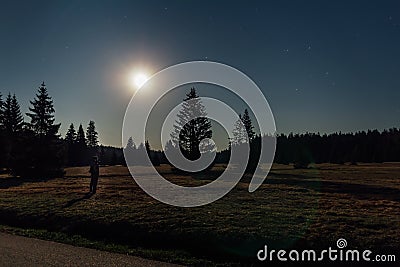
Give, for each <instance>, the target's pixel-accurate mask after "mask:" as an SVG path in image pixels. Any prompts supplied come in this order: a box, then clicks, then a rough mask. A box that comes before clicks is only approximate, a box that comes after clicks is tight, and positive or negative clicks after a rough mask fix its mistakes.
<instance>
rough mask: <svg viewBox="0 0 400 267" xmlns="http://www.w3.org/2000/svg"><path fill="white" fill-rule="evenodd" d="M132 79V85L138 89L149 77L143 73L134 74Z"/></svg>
mask: <svg viewBox="0 0 400 267" xmlns="http://www.w3.org/2000/svg"><path fill="white" fill-rule="evenodd" d="M132 78H133V79H132V82H133V85H134V86H135V87H136V88H138V89H139V88H140V87H142V85H143V84H145V83H146V81H147V80H148V79H149V77H148V76H147V75H146V74H144V73H136V74H134V75H133V77H132Z"/></svg>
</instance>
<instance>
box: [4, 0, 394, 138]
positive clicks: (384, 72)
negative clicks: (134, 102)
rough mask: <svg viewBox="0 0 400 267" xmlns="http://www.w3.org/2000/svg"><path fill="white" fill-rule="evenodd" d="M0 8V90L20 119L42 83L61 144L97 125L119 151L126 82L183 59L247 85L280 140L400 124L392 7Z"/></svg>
mask: <svg viewBox="0 0 400 267" xmlns="http://www.w3.org/2000/svg"><path fill="white" fill-rule="evenodd" d="M349 2H351V3H349ZM0 4H1V7H0V36H1V37H0V40H1V41H0V91H1V92H2V94H3V96H4V95H5V94H7V93H8V92H9V91H10V92H11V93H15V94H16V95H17V97H18V99H19V101H20V104H21V109H22V111H23V112H24V113H25V112H27V109H28V103H29V100H30V99H32V98H33V97H34V95H35V93H36V90H37V87H38V86H39V85H40V83H41V82H42V81H45V83H46V84H47V86H48V90H49V93H50V95H51V96H52V97H53V100H54V103H55V108H56V120H57V121H58V122H61V123H62V127H61V134H62V135H63V136H64V134H65V132H66V129H67V127H68V125H69V124H70V123H71V122H72V123H74V124H75V126H76V127H77V126H79V123H83V124H84V126H85V127H86V125H87V123H88V121H89V120H94V121H95V122H96V125H97V129H98V131H99V133H100V141H101V143H103V144H106V145H116V146H121V127H122V121H123V115H124V112H125V108H126V106H127V104H128V102H129V99H130V97H131V96H132V95H133V93H134V89H133V88H132V87H133V86H132V85H131V84H130V83H129V82H128V80H129V78H128V77H129V75H130V74H131V73H132V72H135V71H144V72H147V73H149V74H153V73H155V72H157V71H159V70H161V69H163V68H165V67H167V66H171V65H174V64H177V63H181V62H185V61H192V60H211V61H217V62H221V63H225V64H228V65H231V66H233V67H235V68H237V69H239V70H241V71H243V72H244V73H246V74H247V75H248V76H250V77H251V78H252V79H253V80H254V81H255V82H256V83H257V84H258V86H259V87H260V88H261V90H262V91H263V92H264V94H265V96H266V98H267V99H268V101H269V104H270V106H271V108H272V111H273V112H274V116H275V120H276V126H277V131H278V133H282V132H283V133H289V132H306V131H309V132H318V131H319V132H321V133H325V132H326V133H331V132H336V131H342V132H349V131H358V130H366V129H375V128H376V129H379V130H382V129H384V128H390V127H399V126H400V124H399V117H400V1H273V2H272V1H271V3H268V2H267V1H266V3H264V2H261V1H260V2H256V1H250V2H249V1H243V2H237V3H236V2H235V1H197V2H194V1H148V0H147V1H70V0H69V1H1V2H0Z"/></svg>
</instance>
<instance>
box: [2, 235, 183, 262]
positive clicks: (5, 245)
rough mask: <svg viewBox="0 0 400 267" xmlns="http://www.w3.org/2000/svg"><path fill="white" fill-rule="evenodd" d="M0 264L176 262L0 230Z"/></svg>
mask: <svg viewBox="0 0 400 267" xmlns="http://www.w3.org/2000/svg"><path fill="white" fill-rule="evenodd" d="M0 266H3V267H6V266H10V267H11V266H12V267H18V266H31V267H36V266H104V267H109V266H137V267H139V266H143V267H146V266H147V267H152V266H154V267H156V266H157V267H158V266H160V267H173V266H178V265H173V264H168V263H163V262H159V261H152V260H146V259H142V258H138V257H133V256H128V255H123V254H118V253H110V252H104V251H98V250H94V249H90V248H82V247H74V246H71V245H65V244H61V243H56V242H52V241H44V240H39V239H33V238H26V237H21V236H15V235H9V234H4V233H0Z"/></svg>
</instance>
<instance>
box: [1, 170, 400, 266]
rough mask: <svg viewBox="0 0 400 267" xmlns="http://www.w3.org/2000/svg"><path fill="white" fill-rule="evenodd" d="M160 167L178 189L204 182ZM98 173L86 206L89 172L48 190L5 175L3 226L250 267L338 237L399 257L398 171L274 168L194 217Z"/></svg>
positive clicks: (119, 176)
mask: <svg viewBox="0 0 400 267" xmlns="http://www.w3.org/2000/svg"><path fill="white" fill-rule="evenodd" d="M160 168H161V169H160V171H162V172H163V173H165V176H166V177H167V178H168V179H169V180H171V181H173V182H176V183H180V184H182V183H183V184H186V185H191V186H195V185H199V184H204V183H205V182H207V181H205V180H199V179H194V178H193V177H184V176H179V175H174V174H173V173H172V172H171V171H170V170H169V167H168V166H162V167H160ZM101 174H102V177H101V178H100V180H99V188H98V193H97V194H96V195H95V196H92V197H90V198H87V197H85V194H86V192H87V191H88V186H89V173H88V168H69V169H68V170H67V175H66V177H65V178H62V179H61V178H60V179H53V180H49V181H32V180H22V179H18V178H10V177H4V176H3V177H1V178H0V218H1V219H0V220H1V221H0V222H1V223H3V224H8V225H14V226H19V227H31V228H44V229H48V230H51V231H56V232H64V233H68V234H80V235H82V236H84V237H85V238H86V237H87V238H89V239H96V240H98V239H101V240H103V239H104V240H110V241H112V242H116V243H118V244H125V245H128V246H131V247H146V248H152V249H177V250H178V249H179V250H185V251H187V252H188V253H190V254H191V255H194V256H195V257H199V258H207V259H212V260H215V261H222V262H224V261H227V260H228V259H229V261H232V260H238V261H248V260H251V259H253V260H254V259H255V255H256V254H255V253H256V251H257V250H258V249H260V248H261V247H262V246H263V245H264V244H268V245H269V246H271V247H275V248H278V249H279V248H289V247H295V248H301V247H304V248H308V249H310V248H314V249H319V248H322V249H323V248H327V247H329V246H332V247H333V246H335V242H336V240H337V239H338V238H341V237H343V238H345V239H347V241H348V247H349V248H362V249H371V250H372V251H383V252H387V251H398V249H399V248H400V164H397V163H385V164H361V165H358V166H349V165H331V164H321V165H317V166H316V168H314V169H307V170H295V169H293V168H292V167H290V166H284V165H274V166H273V169H272V171H271V172H270V175H269V178H268V179H267V182H266V183H265V184H264V185H262V186H261V187H260V189H258V190H257V191H256V192H254V193H249V192H248V191H247V188H248V184H247V183H240V184H239V185H238V186H237V187H236V188H235V189H234V190H233V191H232V192H230V193H229V194H228V195H227V196H225V197H224V198H222V199H221V200H219V201H217V202H215V203H212V204H210V205H207V206H203V207H198V208H177V207H172V206H168V205H165V204H162V203H159V202H158V201H156V200H154V199H152V198H151V197H149V196H148V195H146V194H145V193H144V192H143V191H142V190H141V189H140V188H139V187H138V186H137V185H136V184H135V182H134V181H133V179H132V178H131V177H130V175H129V173H128V171H127V169H126V168H125V167H122V166H121V167H118V166H116V167H104V168H102V169H101ZM203 178H204V177H203ZM172 260H173V259H172Z"/></svg>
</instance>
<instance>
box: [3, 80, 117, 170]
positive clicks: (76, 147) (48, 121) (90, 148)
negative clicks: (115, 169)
mask: <svg viewBox="0 0 400 267" xmlns="http://www.w3.org/2000/svg"><path fill="white" fill-rule="evenodd" d="M54 114H55V108H54V104H53V100H52V98H51V97H50V96H49V94H48V91H47V88H46V85H45V84H44V82H43V83H42V84H41V85H40V87H39V88H38V91H37V93H36V95H35V97H34V99H33V100H32V101H30V106H29V112H28V113H26V115H27V117H28V118H29V120H30V121H29V122H25V121H24V117H23V115H22V112H21V110H20V105H19V103H18V100H17V97H16V96H15V95H11V93H9V94H8V95H7V96H6V98H5V99H3V96H2V94H1V93H0V171H1V172H8V173H10V174H12V175H16V176H30V177H54V176H62V175H63V174H64V167H65V166H84V165H88V164H89V160H90V159H91V157H92V156H98V157H99V159H100V162H101V164H110V165H116V164H123V163H124V158H123V153H122V149H121V148H114V147H104V146H99V144H98V133H97V131H96V127H95V123H94V121H90V122H89V124H88V126H87V128H86V132H85V130H84V129H83V127H82V125H80V126H79V128H78V131H75V127H74V125H73V124H71V125H70V127H69V129H68V132H67V134H66V136H65V139H63V138H62V137H61V136H60V134H59V129H60V126H61V124H59V123H58V124H57V123H55V116H54Z"/></svg>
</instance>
